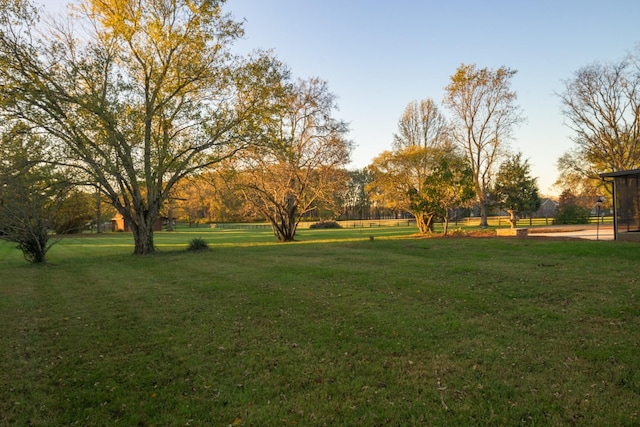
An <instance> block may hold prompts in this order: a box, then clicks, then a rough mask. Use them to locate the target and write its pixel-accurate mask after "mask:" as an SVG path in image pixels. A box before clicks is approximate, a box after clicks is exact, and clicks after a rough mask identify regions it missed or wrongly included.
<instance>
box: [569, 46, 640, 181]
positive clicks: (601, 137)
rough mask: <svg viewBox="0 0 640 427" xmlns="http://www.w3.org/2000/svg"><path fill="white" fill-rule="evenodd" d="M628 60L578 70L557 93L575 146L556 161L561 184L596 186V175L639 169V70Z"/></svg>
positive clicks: (634, 59) (597, 177) (633, 61)
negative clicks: (559, 92) (560, 91)
mask: <svg viewBox="0 0 640 427" xmlns="http://www.w3.org/2000/svg"><path fill="white" fill-rule="evenodd" d="M637 60H638V59H637V58H636V57H635V56H629V57H627V58H625V59H623V60H621V61H618V62H612V63H601V62H596V63H594V64H591V65H588V66H585V67H583V68H580V69H579V70H578V71H576V72H575V74H574V76H573V77H572V78H571V79H568V80H566V81H565V82H564V86H565V87H564V91H563V92H562V93H561V94H559V97H560V100H561V102H562V106H563V113H564V117H565V118H566V121H565V123H566V125H567V126H568V127H569V128H570V129H571V130H572V131H573V136H572V140H573V142H574V147H573V148H572V150H570V151H569V152H567V153H565V154H564V155H563V156H562V157H561V158H560V160H559V161H558V168H559V170H560V172H561V182H560V184H561V185H562V186H563V187H565V188H572V189H573V190H574V191H575V189H576V184H577V183H581V181H582V182H583V183H584V182H586V185H584V184H582V185H581V187H587V188H585V190H583V191H582V192H588V187H589V186H597V185H599V184H600V183H601V180H600V177H599V174H600V173H603V172H617V171H622V170H629V169H636V168H638V167H640V67H638V65H637Z"/></svg>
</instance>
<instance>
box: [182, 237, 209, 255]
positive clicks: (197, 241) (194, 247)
mask: <svg viewBox="0 0 640 427" xmlns="http://www.w3.org/2000/svg"><path fill="white" fill-rule="evenodd" d="M208 249H209V244H208V243H207V241H206V240H204V239H203V238H201V237H194V238H193V239H191V241H190V242H189V246H188V247H187V250H188V251H192V252H196V251H206V250H208Z"/></svg>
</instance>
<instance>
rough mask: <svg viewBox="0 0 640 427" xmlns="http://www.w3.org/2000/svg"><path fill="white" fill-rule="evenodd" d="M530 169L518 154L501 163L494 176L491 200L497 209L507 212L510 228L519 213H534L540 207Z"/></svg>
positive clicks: (526, 161)
mask: <svg viewBox="0 0 640 427" xmlns="http://www.w3.org/2000/svg"><path fill="white" fill-rule="evenodd" d="M530 169H531V167H530V166H529V161H528V160H526V159H523V158H522V153H518V154H515V155H512V156H510V157H509V158H507V159H506V160H505V161H504V162H502V164H501V165H500V169H499V170H498V173H497V175H496V181H495V185H494V188H493V195H492V198H493V199H494V201H495V203H496V204H497V205H498V207H501V208H503V209H506V210H507V212H509V215H510V222H511V227H512V228H513V227H515V226H516V223H517V221H518V214H519V213H523V212H529V213H531V212H535V211H536V210H538V208H539V207H540V197H539V196H538V185H537V183H536V179H535V178H533V177H531V170H530Z"/></svg>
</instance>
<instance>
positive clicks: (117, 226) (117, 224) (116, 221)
mask: <svg viewBox="0 0 640 427" xmlns="http://www.w3.org/2000/svg"><path fill="white" fill-rule="evenodd" d="M166 219H167V218H165V217H159V218H158V219H156V222H155V223H154V224H153V231H162V226H163V225H164V222H165V221H166ZM111 231H131V227H129V224H128V223H127V222H126V221H125V219H124V217H123V216H122V214H121V213H120V212H118V213H116V215H115V216H114V217H113V218H111Z"/></svg>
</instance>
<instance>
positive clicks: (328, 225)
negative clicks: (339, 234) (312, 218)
mask: <svg viewBox="0 0 640 427" xmlns="http://www.w3.org/2000/svg"><path fill="white" fill-rule="evenodd" d="M309 228H317V229H320V228H342V226H341V225H340V224H338V223H337V222H336V221H320V222H316V223H313V224H311V225H310V226H309Z"/></svg>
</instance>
